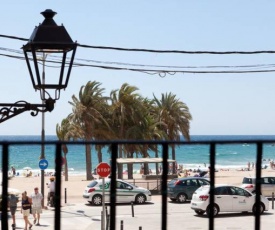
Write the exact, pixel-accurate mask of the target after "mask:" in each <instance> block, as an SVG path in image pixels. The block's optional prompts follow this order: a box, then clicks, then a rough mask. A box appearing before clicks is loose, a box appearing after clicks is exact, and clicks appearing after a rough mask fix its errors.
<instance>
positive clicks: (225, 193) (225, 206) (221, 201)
mask: <svg viewBox="0 0 275 230" xmlns="http://www.w3.org/2000/svg"><path fill="white" fill-rule="evenodd" d="M214 194H215V203H216V204H217V205H218V206H219V207H220V211H221V212H231V211H232V208H233V201H232V199H233V198H232V196H231V192H230V190H229V188H228V187H227V186H221V187H217V188H215V191H214Z"/></svg>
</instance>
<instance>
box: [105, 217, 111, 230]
mask: <svg viewBox="0 0 275 230" xmlns="http://www.w3.org/2000/svg"><path fill="white" fill-rule="evenodd" d="M109 224H110V215H106V230H108V229H110V228H109Z"/></svg>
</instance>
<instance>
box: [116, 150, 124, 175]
mask: <svg viewBox="0 0 275 230" xmlns="http://www.w3.org/2000/svg"><path fill="white" fill-rule="evenodd" d="M119 158H122V146H121V145H119ZM122 177H123V165H122V164H118V165H117V178H118V179H122Z"/></svg>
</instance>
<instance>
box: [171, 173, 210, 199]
mask: <svg viewBox="0 0 275 230" xmlns="http://www.w3.org/2000/svg"><path fill="white" fill-rule="evenodd" d="M209 184H210V181H209V180H208V179H207V178H200V177H184V178H176V179H173V180H171V181H169V182H168V185H167V187H168V197H169V198H170V200H172V201H177V202H179V203H184V202H186V201H187V200H191V199H192V195H193V193H194V192H195V191H196V190H197V189H198V188H199V187H200V186H202V185H209Z"/></svg>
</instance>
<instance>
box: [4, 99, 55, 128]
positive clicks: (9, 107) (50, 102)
mask: <svg viewBox="0 0 275 230" xmlns="http://www.w3.org/2000/svg"><path fill="white" fill-rule="evenodd" d="M54 104H55V100H54V99H52V98H48V99H46V100H45V103H44V104H30V103H28V102H26V101H17V102H15V103H13V104H9V103H0V123H2V122H4V121H6V120H8V119H10V118H12V117H15V116H17V115H19V114H21V113H23V112H25V111H31V115H32V116H33V117H34V116H37V114H38V112H42V113H45V112H51V111H53V109H54Z"/></svg>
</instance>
